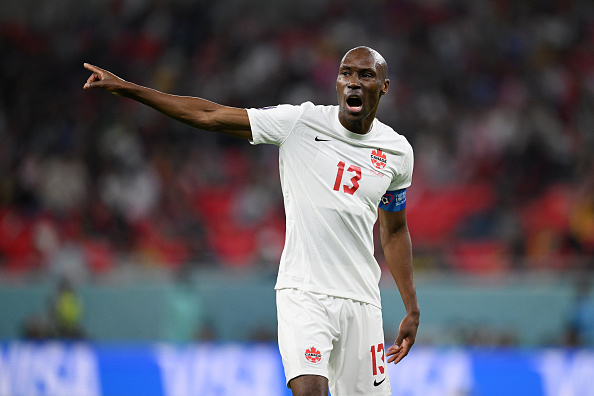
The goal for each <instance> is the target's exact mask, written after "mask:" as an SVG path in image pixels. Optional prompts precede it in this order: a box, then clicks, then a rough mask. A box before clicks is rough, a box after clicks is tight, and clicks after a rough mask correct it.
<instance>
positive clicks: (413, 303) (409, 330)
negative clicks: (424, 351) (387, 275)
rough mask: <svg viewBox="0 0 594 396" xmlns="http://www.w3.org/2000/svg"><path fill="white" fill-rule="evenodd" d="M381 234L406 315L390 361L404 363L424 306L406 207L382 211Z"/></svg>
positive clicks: (391, 351) (390, 354)
mask: <svg viewBox="0 0 594 396" xmlns="http://www.w3.org/2000/svg"><path fill="white" fill-rule="evenodd" d="M379 212H380V214H379V218H380V237H381V242H382V248H383V249H384V255H385V257H386V263H387V264H388V267H389V268H390V272H391V273H392V276H393V277H394V280H395V281H396V285H397V286H398V290H399V291H400V296H401V297H402V302H403V303H404V308H405V309H406V315H405V316H404V319H402V322H400V327H399V329H398V337H397V338H396V341H395V342H394V345H392V346H390V347H389V348H388V351H387V356H388V363H392V362H394V364H396V363H398V362H400V361H401V360H402V359H403V358H404V357H405V356H406V355H408V352H409V351H410V348H411V347H412V346H413V344H414V343H415V338H416V336H417V328H418V327H419V316H420V313H421V311H420V309H419V304H418V303H417V292H416V289H415V284H414V280H413V265H412V243H411V240H410V234H409V232H408V225H407V224H406V209H403V210H401V211H399V212H388V211H385V210H383V209H380V210H379Z"/></svg>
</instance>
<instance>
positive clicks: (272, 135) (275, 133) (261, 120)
mask: <svg viewBox="0 0 594 396" xmlns="http://www.w3.org/2000/svg"><path fill="white" fill-rule="evenodd" d="M247 112H248V117H249V119H250V127H251V129H252V140H251V141H250V143H252V144H261V143H268V144H275V145H277V146H280V145H281V144H282V143H283V142H284V141H285V139H286V138H287V137H288V136H289V134H290V133H291V130H292V129H293V126H294V125H295V122H296V121H297V119H298V118H299V115H300V114H301V112H302V107H300V106H294V105H278V106H272V107H263V108H260V109H248V110H247Z"/></svg>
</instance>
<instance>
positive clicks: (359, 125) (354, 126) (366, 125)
mask: <svg viewBox="0 0 594 396" xmlns="http://www.w3.org/2000/svg"><path fill="white" fill-rule="evenodd" d="M375 113H376V111H373V112H372V113H371V114H369V115H368V116H367V117H365V118H363V119H360V120H357V121H349V120H348V118H346V117H345V116H344V114H342V113H341V112H339V113H338V121H340V124H341V125H342V126H343V127H345V128H346V129H348V130H349V131H351V132H353V133H357V134H359V135H365V134H366V133H368V132H369V130H370V129H371V124H373V120H375Z"/></svg>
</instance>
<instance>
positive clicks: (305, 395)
mask: <svg viewBox="0 0 594 396" xmlns="http://www.w3.org/2000/svg"><path fill="white" fill-rule="evenodd" d="M289 385H290V386H291V389H292V390H293V396H328V379H327V378H326V377H322V376H320V375H301V376H299V377H296V378H293V379H292V380H291V382H289Z"/></svg>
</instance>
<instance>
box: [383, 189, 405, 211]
mask: <svg viewBox="0 0 594 396" xmlns="http://www.w3.org/2000/svg"><path fill="white" fill-rule="evenodd" d="M379 208H380V209H383V210H386V211H388V212H400V211H401V210H402V209H404V208H406V188H403V189H402V190H396V191H386V193H385V194H384V196H383V197H382V199H381V200H380V203H379Z"/></svg>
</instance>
